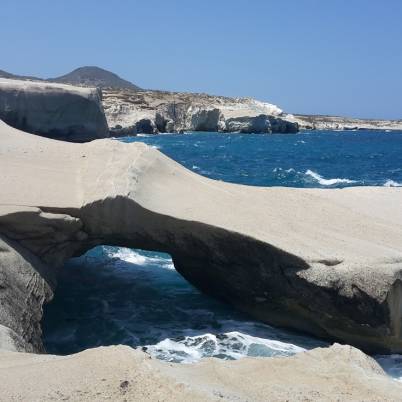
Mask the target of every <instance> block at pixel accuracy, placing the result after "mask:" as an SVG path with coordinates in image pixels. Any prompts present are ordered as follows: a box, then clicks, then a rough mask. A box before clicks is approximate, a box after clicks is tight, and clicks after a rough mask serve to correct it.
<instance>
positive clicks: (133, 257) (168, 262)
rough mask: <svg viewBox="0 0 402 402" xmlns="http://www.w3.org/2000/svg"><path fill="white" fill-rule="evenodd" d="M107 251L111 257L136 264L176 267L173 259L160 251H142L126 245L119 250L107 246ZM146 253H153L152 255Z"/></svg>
mask: <svg viewBox="0 0 402 402" xmlns="http://www.w3.org/2000/svg"><path fill="white" fill-rule="evenodd" d="M106 252H107V255H108V256H109V257H111V258H118V259H119V260H122V261H125V262H129V263H131V264H135V265H141V266H144V265H148V264H157V265H159V266H161V267H163V268H167V269H175V268H174V265H173V261H172V259H171V258H170V257H168V256H166V257H165V256H164V255H158V254H160V253H150V252H141V253H140V252H137V251H134V250H132V249H129V248H125V247H120V248H118V249H117V250H115V249H109V248H107V250H106ZM146 254H152V256H150V255H146Z"/></svg>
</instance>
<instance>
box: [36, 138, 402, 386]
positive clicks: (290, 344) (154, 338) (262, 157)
mask: <svg viewBox="0 0 402 402" xmlns="http://www.w3.org/2000/svg"><path fill="white" fill-rule="evenodd" d="M120 141H124V142H132V141H143V142H146V143H147V144H149V145H152V146H154V147H157V148H158V149H160V150H161V151H162V152H164V153H165V154H167V155H168V156H170V157H172V158H173V159H175V160H177V161H178V162H180V163H182V164H183V165H185V166H186V167H187V168H189V169H191V170H193V171H195V172H197V173H199V174H202V175H205V176H208V177H211V178H214V179H218V180H225V181H230V182H234V183H242V184H250V185H264V186H293V187H324V188H334V187H345V186H360V185H370V186H384V185H385V186H398V185H401V183H402V133H386V132H362V131H358V132H311V133H309V132H306V133H302V134H296V135H241V134H218V133H197V134H188V135H172V134H170V135H158V136H141V137H133V138H123V139H120ZM44 335H45V343H46V347H47V349H48V351H49V352H52V353H60V354H67V353H72V352H76V351H79V350H83V349H85V348H88V347H94V346H99V345H109V344H118V343H123V344H128V345H131V346H138V347H144V348H145V349H146V350H147V351H148V352H149V353H150V354H152V355H153V356H156V357H158V358H161V359H164V360H169V361H176V362H192V361H196V360H198V359H200V358H201V357H204V356H215V357H221V358H226V359H236V358H240V357H242V356H246V355H249V356H273V355H289V354H293V353H297V352H299V351H302V350H304V349H308V348H311V347H315V346H319V345H323V343H322V342H320V341H318V340H316V339H314V338H311V337H306V336H301V335H299V334H296V333H292V332H287V331H283V330H279V329H276V328H272V327H270V326H268V325H264V324H262V323H258V322H255V321H253V320H251V319H250V318H249V317H247V316H245V315H243V314H240V313H238V312H236V311H234V310H233V309H232V308H231V307H229V306H226V305H224V304H222V303H220V302H218V301H216V300H213V299H211V298H209V297H207V296H205V295H203V294H201V293H200V292H198V291H197V290H196V289H195V288H193V287H192V286H191V285H189V284H188V283H187V282H186V281H185V280H184V279H183V278H182V277H181V276H180V275H179V274H178V273H177V272H176V271H175V270H174V267H173V264H172V262H171V259H170V257H169V256H168V255H166V254H162V253H156V252H149V251H147V252H146V251H140V250H129V249H123V248H116V247H105V246H104V247H97V248H96V249H94V250H91V251H90V252H89V253H87V254H86V255H85V256H82V257H80V258H76V259H72V260H71V261H70V262H69V263H67V264H66V266H65V267H64V269H63V270H62V272H61V275H60V280H59V287H58V290H57V292H56V296H55V299H54V301H53V302H52V303H50V304H49V306H48V307H47V308H46V314H45V319H44ZM379 361H380V362H381V364H383V366H384V367H386V368H387V370H388V371H389V372H390V373H391V374H393V375H394V376H396V377H401V378H402V358H401V357H400V356H394V357H382V358H379Z"/></svg>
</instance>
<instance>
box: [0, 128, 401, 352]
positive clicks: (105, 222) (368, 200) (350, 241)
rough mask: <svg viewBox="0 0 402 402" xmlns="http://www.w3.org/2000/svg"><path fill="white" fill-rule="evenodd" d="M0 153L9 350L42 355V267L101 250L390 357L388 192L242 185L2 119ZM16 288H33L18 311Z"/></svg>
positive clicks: (396, 194)
mask: <svg viewBox="0 0 402 402" xmlns="http://www.w3.org/2000/svg"><path fill="white" fill-rule="evenodd" d="M0 153H1V154H0V156H1V157H0V171H1V172H2V175H1V178H0V183H1V186H2V188H6V189H7V191H5V192H2V193H1V195H0V234H1V235H2V240H3V245H2V247H1V250H2V251H1V253H2V254H1V256H0V260H1V261H4V258H3V256H5V257H7V259H6V260H5V261H6V263H2V270H3V274H2V275H3V276H5V277H9V278H11V279H10V280H8V281H7V285H3V291H2V293H1V294H2V295H3V302H2V309H1V310H0V324H1V325H3V326H5V327H8V328H10V329H11V330H12V331H13V336H12V337H11V338H12V339H17V340H18V342H16V343H15V348H16V349H18V350H21V348H22V349H23V350H30V351H31V350H36V351H41V350H42V347H41V343H40V336H41V334H40V323H39V322H40V318H41V314H40V312H41V308H42V304H43V303H45V302H46V301H47V300H49V299H50V297H51V294H52V289H53V288H54V285H53V283H54V282H53V275H52V272H53V273H54V272H55V269H57V267H59V266H61V265H62V264H63V263H64V261H66V259H68V258H70V257H71V256H73V255H80V254H82V253H84V252H85V251H86V250H88V249H90V248H92V247H94V246H96V245H100V244H108V245H117V246H126V247H131V248H141V249H148V250H157V251H163V252H167V253H169V254H170V255H171V256H172V259H173V261H174V264H175V267H176V269H177V271H178V272H180V273H181V274H182V275H183V276H184V277H185V278H186V279H187V280H188V281H189V282H191V283H192V284H194V285H195V286H196V287H198V288H199V289H201V290H202V291H204V292H206V293H208V294H211V295H213V296H216V297H218V298H221V299H223V300H225V301H227V302H229V303H231V304H233V305H234V306H236V307H237V308H239V309H241V310H243V311H246V312H247V313H249V314H251V315H253V316H254V317H256V318H258V319H260V320H262V321H265V322H268V323H271V324H274V325H278V326H282V327H288V328H293V329H298V330H302V331H304V332H307V333H310V334H313V335H316V336H319V337H322V338H326V339H333V340H339V341H342V342H346V343H350V344H352V345H355V346H358V347H360V348H362V349H363V350H365V351H368V352H392V353H393V352H395V353H398V352H401V351H402V337H401V325H402V315H401V311H400V305H401V300H402V299H401V297H402V293H401V286H402V285H401V283H402V266H401V263H402V249H401V246H400V245H401V244H402V224H401V222H402V210H401V208H400V205H401V203H402V191H401V189H400V188H384V187H383V188H375V187H366V188H365V187H359V188H357V187H355V188H348V189H343V190H319V189H293V188H258V187H248V186H241V185H235V184H229V183H223V182H219V181H214V180H211V179H207V178H205V177H202V176H199V175H197V174H195V173H193V172H191V171H189V170H187V169H185V168H184V167H182V166H181V165H179V164H178V163H176V162H174V161H172V160H171V159H169V158H168V157H166V156H165V155H163V154H162V153H160V152H159V151H157V150H156V149H154V148H151V147H148V146H146V145H144V144H141V143H131V144H124V143H120V142H118V141H113V140H100V141H94V142H91V143H87V144H69V143H63V142H60V141H53V140H49V139H44V138H41V137H37V136H33V135H29V134H27V133H23V132H20V131H18V130H15V129H13V128H11V127H9V126H7V125H6V124H4V123H1V125H0ZM189 188H191V193H189V192H188V189H189ZM256 217H258V219H256ZM20 249H21V251H19V250H20ZM14 266H18V267H19V269H18V271H16V269H15V268H14ZM10 269H11V271H10ZM15 272H18V275H19V276H18V277H17V276H16V275H15ZM21 286H22V287H23V288H24V287H25V288H28V289H31V290H30V295H31V296H30V297H29V298H25V299H24V304H21V300H20V298H19V297H16V294H17V293H16V292H18V289H20V288H21ZM16 303H17V305H16ZM34 311H35V313H33V312H34ZM17 312H19V313H18V314H19V316H18V319H17V317H16V316H15V315H16V314H17ZM11 338H10V337H8V339H7V340H5V341H4V340H3V343H10V342H12V339H11ZM21 345H22V347H21Z"/></svg>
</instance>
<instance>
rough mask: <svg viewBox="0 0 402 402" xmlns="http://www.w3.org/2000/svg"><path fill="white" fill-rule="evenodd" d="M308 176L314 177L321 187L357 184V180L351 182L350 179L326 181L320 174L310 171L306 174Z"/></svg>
mask: <svg viewBox="0 0 402 402" xmlns="http://www.w3.org/2000/svg"><path fill="white" fill-rule="evenodd" d="M305 174H306V175H307V176H310V177H312V178H313V179H314V180H316V181H317V182H318V183H319V184H321V186H335V185H337V184H352V183H357V181H356V180H350V179H324V178H323V177H322V176H320V175H319V174H318V173H316V172H314V171H312V170H310V169H308V170H306V173H305Z"/></svg>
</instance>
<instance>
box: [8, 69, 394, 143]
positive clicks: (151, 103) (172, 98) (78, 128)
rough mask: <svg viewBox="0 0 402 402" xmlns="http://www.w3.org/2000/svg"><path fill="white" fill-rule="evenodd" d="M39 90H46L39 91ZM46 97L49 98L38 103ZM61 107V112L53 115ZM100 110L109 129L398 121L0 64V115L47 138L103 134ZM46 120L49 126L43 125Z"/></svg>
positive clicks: (371, 126)
mask: <svg viewBox="0 0 402 402" xmlns="http://www.w3.org/2000/svg"><path fill="white" fill-rule="evenodd" d="M23 82H25V84H24V83H23ZM66 84H68V85H66ZM95 87H96V88H98V90H95V89H94V88H95ZM57 91H58V95H56V93H57ZM39 92H41V93H42V95H43V94H44V93H45V92H47V94H46V96H45V97H43V96H42V97H40V96H39ZM67 94H68V95H67ZM50 96H53V97H55V98H57V100H56V101H55V102H54V101H52V103H51V104H50V105H45V104H44V105H41V102H42V103H43V102H46V101H44V99H45V98H46V99H50ZM77 96H78V97H77ZM61 99H63V100H61ZM85 100H86V101H85ZM43 106H46V110H48V112H51V113H50V114H49V115H47V116H46V118H45V120H46V121H39V120H38V117H37V116H41V110H44V109H43ZM61 107H62V108H63V110H65V111H66V113H67V114H68V115H67V116H65V115H64V114H63V117H61V116H62V115H61V112H60V110H61ZM103 109H104V112H105V114H106V119H107V123H108V127H109V130H110V135H111V136H126V135H136V134H140V133H143V134H157V133H181V132H186V131H213V132H229V133H256V134H268V133H296V132H298V131H299V130H392V131H394V130H398V131H399V130H401V131H402V120H374V119H357V118H348V117H339V116H320V115H298V114H290V113H286V112H284V111H283V110H282V109H280V108H279V107H278V106H276V105H274V104H271V103H267V102H261V101H258V100H256V99H252V98H230V97H225V96H213V95H208V94H203V93H186V92H168V91H159V90H144V89H141V88H140V87H138V86H137V85H134V84H132V83H131V82H129V81H126V80H123V79H122V78H120V77H119V76H117V75H116V74H114V73H111V72H110V71H107V70H103V69H101V68H99V67H81V68H77V69H76V70H74V71H72V72H71V73H68V74H66V75H63V76H61V77H56V78H49V79H46V80H44V79H40V78H36V77H29V76H28V77H25V76H17V75H14V74H10V73H7V72H5V71H1V70H0V118H1V119H3V120H4V121H6V122H7V123H8V124H10V125H12V126H14V127H16V128H19V129H22V130H26V131H29V132H34V133H36V134H40V135H44V136H47V137H51V138H57V139H63V140H69V141H77V142H83V141H90V140H92V139H96V138H100V137H105V136H107V135H109V134H107V128H106V129H105V124H106V123H105V119H104V117H102V116H101V115H102V114H103ZM79 110H81V111H82V113H77V111H79ZM16 111H18V112H16ZM15 113H17V115H16V114H15ZM33 116H35V117H33ZM51 116H53V120H51ZM56 118H57V120H56ZM69 118H73V119H75V122H76V125H75V126H74V127H72V126H65V123H63V121H64V122H66V121H68V119H69ZM49 119H50V120H49ZM56 122H57V124H59V125H57V124H56ZM49 127H53V130H54V131H53V132H50V130H49ZM94 132H97V134H96V135H95V134H94ZM78 133H82V134H78Z"/></svg>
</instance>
